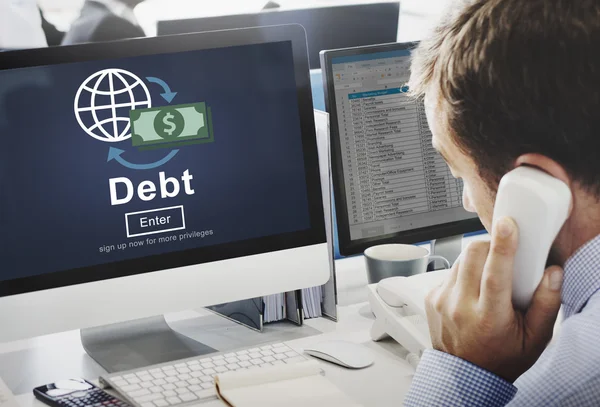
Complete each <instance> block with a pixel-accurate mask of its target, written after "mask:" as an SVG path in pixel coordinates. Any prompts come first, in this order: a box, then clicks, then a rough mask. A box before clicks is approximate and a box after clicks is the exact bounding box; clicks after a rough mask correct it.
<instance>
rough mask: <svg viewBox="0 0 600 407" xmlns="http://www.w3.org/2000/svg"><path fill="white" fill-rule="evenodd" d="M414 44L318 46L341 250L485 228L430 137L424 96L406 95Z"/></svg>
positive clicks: (346, 252)
mask: <svg viewBox="0 0 600 407" xmlns="http://www.w3.org/2000/svg"><path fill="white" fill-rule="evenodd" d="M416 45H417V44H416V43H396V44H383V45H377V46H368V47H357V48H351V49H341V50H331V51H323V52H322V53H321V65H322V67H323V72H324V73H323V84H324V85H323V86H324V88H325V104H326V109H327V111H328V112H329V114H330V121H331V123H330V128H331V144H332V148H331V154H332V168H333V169H332V173H333V189H334V197H335V206H336V208H335V209H336V218H337V227H338V239H339V249H340V254H341V255H343V256H347V255H352V254H357V253H361V252H363V251H364V250H365V249H366V248H368V247H370V246H373V245H376V244H384V243H419V242H423V241H427V240H431V239H440V238H450V237H452V236H455V235H461V234H464V233H467V232H476V231H480V230H482V229H483V226H482V224H481V222H480V221H479V218H478V217H477V215H476V214H473V213H469V212H467V211H466V210H465V209H464V208H463V205H462V190H463V186H462V181H461V180H458V179H454V178H453V176H452V174H451V173H450V170H449V168H448V166H447V164H446V163H445V162H444V159H443V158H442V157H441V156H440V155H439V154H438V153H437V152H436V151H435V149H434V148H433V146H432V144H431V131H430V129H429V127H428V124H427V118H426V116H425V111H424V106H423V103H422V102H418V101H415V100H412V99H410V98H408V97H407V96H406V91H407V90H408V88H407V87H406V85H405V84H406V83H407V82H408V80H409V77H410V54H411V50H412V49H414V47H415V46H416ZM458 250H459V251H460V240H458ZM448 260H450V261H451V262H452V261H453V260H454V259H452V260H451V259H448Z"/></svg>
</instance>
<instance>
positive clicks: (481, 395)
mask: <svg viewBox="0 0 600 407" xmlns="http://www.w3.org/2000/svg"><path fill="white" fill-rule="evenodd" d="M599 50H600V0H525V1H524V0H460V1H459V0H457V1H453V2H452V8H451V11H450V12H449V13H448V14H447V15H446V17H445V18H444V19H443V20H442V22H441V23H440V24H439V26H438V27H437V28H436V29H435V30H434V32H433V33H432V35H431V37H430V38H428V39H427V40H425V41H422V42H421V44H420V45H419V48H418V50H417V51H416V53H415V57H414V60H413V65H412V76H411V80H410V84H409V85H410V88H411V90H412V92H413V93H414V94H415V95H416V96H419V97H421V96H422V97H424V102H425V105H426V109H427V116H428V120H429V124H430V127H431V129H432V133H433V144H434V146H435V147H436V148H437V149H438V150H439V151H440V153H441V154H442V155H443V156H444V157H445V159H446V161H447V162H448V164H449V165H450V168H451V170H452V173H453V174H454V176H455V177H458V178H462V179H463V180H464V185H465V192H464V197H463V200H464V205H465V208H467V210H470V211H474V212H477V214H478V215H479V217H480V218H481V220H482V222H483V223H484V225H485V227H486V229H487V230H489V231H491V242H490V243H487V242H474V243H472V244H471V245H470V246H469V247H468V248H467V250H466V252H465V253H464V254H463V256H462V259H461V260H460V261H459V262H458V263H457V264H455V266H454V267H453V268H452V270H451V272H450V273H449V276H448V278H447V279H446V281H445V282H444V283H443V284H442V285H441V286H440V287H437V288H435V289H434V290H433V291H432V292H431V293H430V294H429V295H428V297H427V299H426V306H427V316H428V321H429V327H430V332H431V337H432V344H433V348H434V349H433V350H428V351H427V352H425V353H424V355H423V357H422V358H421V362H420V364H419V366H418V369H417V371H416V374H415V376H414V379H413V383H412V387H411V389H410V391H409V393H408V395H407V397H406V399H405V405H407V406H428V407H429V406H459V405H460V406H492V407H495V406H504V405H507V406H527V407H535V406H545V407H546V406H600V347H599V346H598V338H600V292H598V289H599V288H600V160H599V159H598V154H599V152H600V52H599ZM521 165H528V166H533V167H537V168H539V169H541V170H543V171H545V172H547V173H549V174H550V175H552V176H554V177H556V178H558V179H560V180H562V181H563V182H565V183H566V184H567V185H568V186H569V188H570V190H571V193H572V207H571V209H570V212H569V217H568V219H567V221H566V223H565V224H564V226H563V228H562V229H561V231H560V232H559V234H558V237H557V238H556V240H555V242H554V244H553V247H552V250H551V255H550V256H549V259H548V265H550V267H549V268H548V269H546V272H545V274H544V277H543V280H542V282H541V284H540V286H539V287H538V289H537V291H536V292H535V294H534V297H533V299H532V303H531V305H530V308H529V309H528V310H526V311H525V312H520V311H517V310H515V309H514V308H513V306H512V303H511V287H512V276H513V268H512V265H513V261H514V255H515V250H516V247H517V242H518V237H519V230H518V226H517V225H516V224H515V223H514V222H513V221H512V219H509V218H504V219H500V220H499V222H498V223H497V224H494V225H492V224H491V221H492V214H493V206H494V200H495V195H496V192H497V188H498V182H499V180H500V179H501V177H502V176H503V175H504V174H506V173H507V172H509V171H510V170H512V169H514V168H516V167H518V166H521ZM563 270H564V271H563ZM561 303H562V306H563V313H564V320H563V322H562V325H561V328H560V334H559V335H558V336H557V337H555V338H553V341H552V343H551V344H550V345H549V346H547V345H548V343H549V341H550V339H551V338H552V333H553V326H554V323H555V321H556V316H557V313H558V311H559V307H560V306H561Z"/></svg>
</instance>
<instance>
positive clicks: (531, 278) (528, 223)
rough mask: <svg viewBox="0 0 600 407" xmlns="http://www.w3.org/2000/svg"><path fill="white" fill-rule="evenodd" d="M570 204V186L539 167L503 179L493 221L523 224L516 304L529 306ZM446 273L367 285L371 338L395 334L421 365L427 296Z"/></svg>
mask: <svg viewBox="0 0 600 407" xmlns="http://www.w3.org/2000/svg"><path fill="white" fill-rule="evenodd" d="M570 205H571V191H570V190H569V188H568V186H567V185H566V184H565V183H563V182H562V181H560V180H558V179H556V178H553V177H552V176H550V175H548V174H547V173H545V172H543V171H541V170H538V169H535V168H531V167H518V168H516V169H514V170H512V171H510V172H509V173H507V174H506V175H505V176H504V177H502V180H501V181H500V185H499V188H498V194H497V196H496V204H495V206H494V215H493V220H494V222H495V220H496V219H498V218H499V217H503V216H509V217H511V218H513V219H514V220H515V222H516V223H517V225H518V227H519V245H518V248H517V254H516V257H515V265H514V277H513V304H514V305H515V307H517V308H521V309H525V308H527V307H528V306H529V302H530V301H531V297H532V295H533V293H534V292H535V290H536V288H537V286H538V285H539V283H540V281H541V279H542V277H543V274H544V270H545V265H546V260H547V258H548V254H549V252H550V247H551V245H552V243H553V242H554V240H555V239H556V236H557V234H558V232H559V231H560V229H561V228H562V226H563V224H564V223H565V221H566V219H567V217H568V213H569V208H570ZM447 273H448V270H440V271H435V272H430V273H424V274H419V275H416V276H411V277H391V278H387V279H384V280H381V281H380V282H379V283H377V284H371V285H369V286H368V290H369V302H370V304H371V310H372V311H373V313H374V314H375V317H376V320H375V322H374V324H373V327H372V329H371V338H372V339H373V340H374V341H378V340H381V339H383V338H384V337H386V336H391V337H392V338H394V339H395V340H396V341H397V342H398V343H400V344H401V345H402V346H403V347H404V348H406V349H407V350H408V351H409V352H410V353H409V358H408V359H409V361H411V358H410V357H412V361H414V362H415V363H418V358H419V357H420V356H421V355H422V353H423V351H424V350H425V349H427V348H431V339H430V336H429V327H428V325H427V317H426V314H425V297H426V295H427V293H428V292H429V291H430V290H431V289H432V288H433V287H434V286H437V285H439V284H441V283H442V282H443V279H444V277H445V276H446V275H447ZM415 363H413V365H414V364H415Z"/></svg>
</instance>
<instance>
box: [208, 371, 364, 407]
mask: <svg viewBox="0 0 600 407" xmlns="http://www.w3.org/2000/svg"><path fill="white" fill-rule="evenodd" d="M215 385H216V389H217V394H218V395H219V398H220V399H221V400H222V401H223V402H224V403H225V404H226V405H227V406H230V407H246V406H252V407H255V406H261V407H281V406H285V407H306V406H311V405H313V406H328V407H342V406H343V407H362V406H361V404H357V403H356V402H355V401H353V400H352V399H350V398H349V397H348V396H347V395H346V394H344V393H343V392H342V391H341V390H340V389H339V388H337V387H336V386H335V385H334V384H333V383H331V382H330V381H329V380H328V379H327V378H326V377H325V376H324V374H323V372H322V370H321V368H320V367H319V363H318V362H317V361H314V360H309V361H306V362H301V363H296V364H291V365H279V366H269V367H263V368H257V369H251V370H243V371H237V372H227V373H224V374H219V375H217V376H215Z"/></svg>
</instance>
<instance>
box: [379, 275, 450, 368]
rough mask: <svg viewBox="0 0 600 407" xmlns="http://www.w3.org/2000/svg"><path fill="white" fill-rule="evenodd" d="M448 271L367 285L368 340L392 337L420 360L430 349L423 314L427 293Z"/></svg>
mask: <svg viewBox="0 0 600 407" xmlns="http://www.w3.org/2000/svg"><path fill="white" fill-rule="evenodd" d="M447 271H448V270H440V271H436V272H432V273H425V274H419V275H416V276H411V277H391V278H387V279H384V280H381V281H380V282H379V283H377V284H370V285H369V286H367V289H368V295H369V303H370V305H371V311H372V312H373V314H375V318H376V319H375V322H374V323H373V326H372V327H371V339H372V340H373V341H380V340H382V339H384V338H386V337H388V336H391V337H392V338H393V339H394V340H395V341H396V342H398V343H399V344H400V345H402V346H403V347H404V348H406V350H408V351H409V352H410V353H412V354H415V355H417V356H418V357H420V356H421V355H422V353H423V351H424V350H425V349H430V348H431V347H432V346H431V339H430V336H429V327H428V325H427V317H426V314H425V297H426V295H427V293H428V292H429V291H430V290H431V289H432V288H433V287H435V286H438V285H439V284H441V282H442V281H443V279H444V277H445V276H446V274H447Z"/></svg>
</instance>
